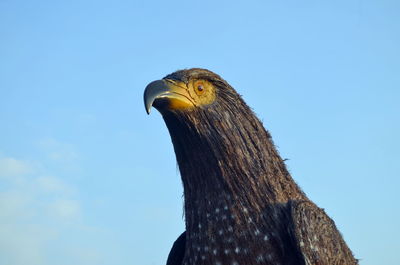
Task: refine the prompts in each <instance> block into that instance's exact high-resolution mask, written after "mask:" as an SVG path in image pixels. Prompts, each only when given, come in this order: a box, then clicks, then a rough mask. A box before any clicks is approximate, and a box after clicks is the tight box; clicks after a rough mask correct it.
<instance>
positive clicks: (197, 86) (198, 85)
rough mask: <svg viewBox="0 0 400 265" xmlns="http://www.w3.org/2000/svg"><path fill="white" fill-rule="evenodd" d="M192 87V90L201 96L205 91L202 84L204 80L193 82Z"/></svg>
mask: <svg viewBox="0 0 400 265" xmlns="http://www.w3.org/2000/svg"><path fill="white" fill-rule="evenodd" d="M193 88H194V92H195V93H196V94H197V95H198V96H202V95H203V94H204V93H205V91H206V86H205V84H204V82H201V81H197V82H195V83H194V84H193Z"/></svg>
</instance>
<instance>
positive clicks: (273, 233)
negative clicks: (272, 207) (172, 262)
mask: <svg viewBox="0 0 400 265" xmlns="http://www.w3.org/2000/svg"><path fill="white" fill-rule="evenodd" d="M280 242H281V241H280V237H279V231H277V230H273V229H271V228H270V227H268V226H265V225H261V224H258V223H257V222H254V220H251V219H250V220H247V223H246V224H238V223H236V222H235V220H234V217H233V216H230V215H229V214H226V215H224V214H221V215H220V217H219V220H214V221H212V220H208V223H207V224H202V223H199V224H198V225H197V227H196V229H193V231H190V232H189V233H188V234H187V244H186V251H185V258H184V262H183V264H185V265H194V264H196V265H199V264H214V265H252V264H255V265H259V264H274V265H277V264H283V254H282V253H283V252H282V249H281V244H280Z"/></svg>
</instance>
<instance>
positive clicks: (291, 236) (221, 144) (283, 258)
mask: <svg viewBox="0 0 400 265" xmlns="http://www.w3.org/2000/svg"><path fill="white" fill-rule="evenodd" d="M166 78H169V79H176V80H179V81H183V82H188V81H189V80H190V79H192V78H197V79H204V80H207V81H209V82H211V83H212V84H213V85H214V87H215V88H216V90H217V91H216V93H217V96H216V101H215V102H214V103H213V104H212V105H207V106H199V107H196V108H194V109H191V110H171V111H166V112H163V118H164V120H165V123H166V125H167V127H168V129H169V132H170V135H171V139H172V142H173V145H174V150H175V154H176V158H177V162H178V165H179V170H180V173H181V177H182V182H183V187H184V203H185V204H184V209H185V221H186V247H185V256H184V260H183V263H182V264H187V265H189V264H215V265H218V264H219V265H223V264H229V265H235V264H236V265H239V264H246V265H250V264H275V265H276V264H333V263H329V262H330V261H331V260H333V259H332V258H335V260H339V261H341V262H342V261H343V263H340V264H356V260H355V259H354V258H353V256H352V254H351V251H350V250H349V249H348V247H347V246H346V244H345V242H344V241H343V239H342V237H341V235H340V233H339V232H338V231H337V229H336V228H335V227H334V225H333V226H332V224H333V221H331V219H330V218H329V217H328V216H327V215H324V214H321V213H320V210H319V209H318V208H317V207H316V206H315V205H314V204H312V203H309V204H307V205H308V207H311V208H312V207H315V209H314V212H313V211H311V210H309V211H299V210H293V205H294V204H296V203H297V202H300V201H302V202H304V201H305V202H307V201H309V199H308V198H307V197H306V195H305V194H304V193H303V192H302V190H301V189H300V188H299V186H298V185H297V184H296V183H295V182H294V180H293V179H292V177H291V176H290V174H289V172H288V170H287V169H286V166H285V163H284V161H283V160H282V159H281V157H280V156H279V153H278V151H277V149H276V148H275V146H274V143H273V141H272V139H271V136H270V134H269V133H268V131H266V130H265V128H264V126H263V125H262V123H261V122H260V120H259V119H258V118H257V117H256V115H255V114H254V113H253V112H252V111H251V109H250V108H249V107H248V106H247V105H246V103H245V102H244V101H243V99H242V98H241V97H240V95H238V94H237V92H236V91H235V90H234V89H233V88H232V87H231V86H230V85H229V84H228V83H227V82H226V81H225V80H223V79H222V78H221V77H219V76H218V75H216V74H214V73H212V72H210V71H208V70H203V69H189V70H182V71H178V72H175V73H174V74H171V75H169V76H167V77H166ZM296 205H297V204H296ZM315 213H317V214H319V215H321V216H323V218H321V219H318V220H317V219H315V218H314V215H313V214H315ZM302 214H306V215H307V216H304V215H302ZM309 222H311V224H310V223H309ZM318 222H322V223H321V224H320V223H318ZM325 224H328V226H330V227H331V229H326V228H325ZM304 226H306V227H304ZM307 226H310V227H307ZM332 227H333V228H332ZM309 230H312V231H311V232H310V231H309ZM307 233H309V234H312V236H314V235H317V237H318V238H320V236H321V237H322V238H324V239H323V240H319V241H317V242H316V244H318V246H317V247H318V249H320V250H322V251H320V252H318V255H319V256H320V257H321V258H318V259H315V258H310V257H311V256H312V254H310V253H311V252H310V251H312V250H310V248H309V247H302V246H300V242H302V240H303V244H308V243H306V242H305V241H304V240H305V239H302V237H303V236H307ZM318 233H327V234H326V235H319V234H318ZM308 236H309V235H308ZM325 237H326V238H325ZM332 241H334V249H333V248H332V247H331V245H332ZM325 250H326V251H325ZM334 250H335V251H334ZM310 255H311V256H310ZM324 255H325V256H327V257H326V258H325V257H322V256H324ZM333 256H335V257H333ZM328 261H329V262H328ZM338 264H339V263H338Z"/></svg>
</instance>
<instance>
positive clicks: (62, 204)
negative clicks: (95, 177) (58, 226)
mask: <svg viewBox="0 0 400 265" xmlns="http://www.w3.org/2000/svg"><path fill="white" fill-rule="evenodd" d="M49 210H50V214H51V215H53V216H55V217H57V218H60V219H63V220H65V221H69V220H73V219H76V218H78V217H79V214H80V205H79V202H78V201H76V200H69V199H60V200H56V201H54V202H52V203H51V204H50V205H49Z"/></svg>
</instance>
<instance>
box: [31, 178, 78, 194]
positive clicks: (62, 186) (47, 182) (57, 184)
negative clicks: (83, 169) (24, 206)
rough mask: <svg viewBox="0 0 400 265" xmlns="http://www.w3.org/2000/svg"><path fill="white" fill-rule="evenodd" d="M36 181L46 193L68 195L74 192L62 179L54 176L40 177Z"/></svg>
mask: <svg viewBox="0 0 400 265" xmlns="http://www.w3.org/2000/svg"><path fill="white" fill-rule="evenodd" d="M35 181H36V184H37V186H38V188H39V189H40V190H42V191H45V192H49V193H62V194H67V193H71V191H72V188H71V187H69V186H68V185H67V184H66V183H64V182H63V181H62V180H61V179H59V178H56V177H53V176H40V177H38V178H37V179H36V180H35Z"/></svg>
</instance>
